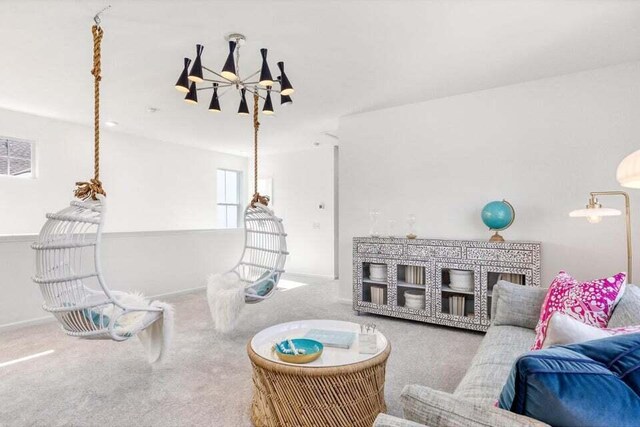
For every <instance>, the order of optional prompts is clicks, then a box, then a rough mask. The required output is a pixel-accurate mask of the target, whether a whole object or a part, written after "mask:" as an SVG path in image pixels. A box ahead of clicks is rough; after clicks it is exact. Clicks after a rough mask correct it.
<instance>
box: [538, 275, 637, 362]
mask: <svg viewBox="0 0 640 427" xmlns="http://www.w3.org/2000/svg"><path fill="white" fill-rule="evenodd" d="M626 278H627V274H626V273H618V274H616V275H615V276H613V277H607V278H606V279H598V280H593V281H590V282H578V281H577V280H576V279H574V278H573V277H571V275H569V274H567V273H566V272H564V271H561V272H560V273H558V275H557V276H556V277H555V279H553V282H552V283H551V286H549V291H548V292H547V296H545V298H544V302H543V303H542V308H541V310H540V320H538V325H537V326H536V340H535V343H534V344H533V347H531V350H539V349H541V348H542V344H543V343H544V339H545V337H546V335H547V327H548V323H549V319H550V318H551V315H552V314H553V313H555V312H556V311H559V312H561V313H564V314H566V315H568V316H571V317H573V318H574V319H576V320H579V321H581V322H582V323H585V324H587V325H591V326H595V327H598V328H605V327H606V326H607V323H609V317H611V313H613V309H614V307H615V305H616V304H617V302H618V300H619V299H620V297H621V296H622V293H623V292H624V286H625V282H626Z"/></svg>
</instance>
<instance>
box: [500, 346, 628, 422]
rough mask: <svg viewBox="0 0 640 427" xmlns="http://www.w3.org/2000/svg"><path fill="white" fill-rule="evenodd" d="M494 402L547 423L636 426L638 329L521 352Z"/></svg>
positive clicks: (503, 407) (501, 406)
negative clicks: (634, 332) (498, 397)
mask: <svg viewBox="0 0 640 427" xmlns="http://www.w3.org/2000/svg"><path fill="white" fill-rule="evenodd" d="M498 405H499V407H500V408H502V409H506V410H508V411H511V412H515V413H517V414H522V415H526V416H528V417H531V418H535V419H537V420H540V421H543V422H545V423H547V424H550V425H552V426H608V427H609V426H621V427H622V426H638V425H640V334H628V335H618V336H614V337H609V338H603V339H600V340H594V341H588V342H585V343H581V344H572V345H565V346H557V347H551V348H548V349H545V350H536V351H532V352H529V353H526V354H525V355H523V356H521V357H520V358H519V359H518V360H517V361H516V363H515V364H514V366H513V368H512V370H511V374H510V375H509V379H508V380H507V383H506V384H505V386H504V388H503V389H502V393H501V394H500V399H499V401H498Z"/></svg>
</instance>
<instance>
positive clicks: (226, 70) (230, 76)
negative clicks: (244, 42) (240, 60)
mask: <svg viewBox="0 0 640 427" xmlns="http://www.w3.org/2000/svg"><path fill="white" fill-rule="evenodd" d="M235 50H236V42H234V41H233V40H229V55H228V56H227V62H225V63H224V67H222V72H221V73H220V74H221V75H222V77H224V78H225V79H227V80H231V81H235V80H237V79H238V76H237V75H236V63H235V61H234V60H233V52H234V51H235Z"/></svg>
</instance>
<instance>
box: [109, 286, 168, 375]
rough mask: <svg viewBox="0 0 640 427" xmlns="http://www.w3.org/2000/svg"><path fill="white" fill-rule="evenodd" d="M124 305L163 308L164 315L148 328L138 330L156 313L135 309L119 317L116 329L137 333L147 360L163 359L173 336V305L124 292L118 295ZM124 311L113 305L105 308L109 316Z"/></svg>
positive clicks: (119, 331)
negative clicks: (150, 300)
mask: <svg viewBox="0 0 640 427" xmlns="http://www.w3.org/2000/svg"><path fill="white" fill-rule="evenodd" d="M116 298H117V299H118V301H119V302H120V303H122V304H123V305H128V306H134V307H147V306H151V307H157V308H161V309H162V315H161V316H160V318H159V319H158V320H155V321H154V322H153V323H151V325H149V326H148V327H147V328H145V329H143V330H141V331H139V332H137V333H136V331H138V330H139V329H140V328H141V327H143V326H144V325H143V324H144V323H147V322H148V321H150V320H151V319H153V318H154V317H155V316H156V314H155V313H152V312H144V311H134V312H131V313H129V314H126V315H124V316H122V317H119V318H118V319H117V324H116V331H117V332H118V333H121V334H125V333H127V332H128V331H131V333H136V335H137V336H138V338H139V339H140V342H141V343H142V345H143V346H144V348H145V350H146V352H147V360H149V363H155V362H160V361H162V360H163V359H164V358H165V357H166V355H167V351H168V349H169V344H170V343H171V340H172V338H173V306H171V304H167V303H164V302H161V301H152V302H151V303H150V302H149V300H148V299H147V298H145V297H144V295H142V294H140V293H123V294H119V295H117V297H116ZM117 312H122V311H121V310H120V309H119V308H117V307H115V306H113V305H112V306H111V307H109V308H107V309H105V311H104V314H105V315H107V316H113V315H117Z"/></svg>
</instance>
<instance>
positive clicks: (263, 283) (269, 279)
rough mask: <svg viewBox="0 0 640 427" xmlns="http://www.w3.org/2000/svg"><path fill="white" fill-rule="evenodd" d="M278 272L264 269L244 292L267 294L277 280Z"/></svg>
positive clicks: (259, 294)
mask: <svg viewBox="0 0 640 427" xmlns="http://www.w3.org/2000/svg"><path fill="white" fill-rule="evenodd" d="M278 275H279V273H276V272H274V273H272V272H271V271H265V272H264V273H263V274H262V275H261V276H260V277H259V278H258V280H256V281H255V282H254V283H253V284H252V285H251V286H249V287H247V289H246V293H247V294H249V295H258V296H261V297H263V296H265V295H268V294H269V293H270V292H271V291H272V290H273V287H274V285H275V284H276V283H277V282H278Z"/></svg>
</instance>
